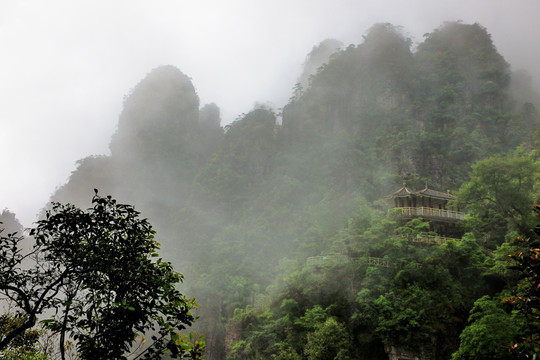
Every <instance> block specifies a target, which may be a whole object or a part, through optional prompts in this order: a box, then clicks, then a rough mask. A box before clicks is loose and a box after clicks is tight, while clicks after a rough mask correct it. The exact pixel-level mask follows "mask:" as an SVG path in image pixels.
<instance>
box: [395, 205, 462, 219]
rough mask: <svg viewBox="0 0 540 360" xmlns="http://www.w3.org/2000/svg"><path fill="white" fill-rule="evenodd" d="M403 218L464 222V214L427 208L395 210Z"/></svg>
mask: <svg viewBox="0 0 540 360" xmlns="http://www.w3.org/2000/svg"><path fill="white" fill-rule="evenodd" d="M396 211H401V214H402V215H404V216H424V217H433V218H441V219H454V220H465V213H462V212H459V211H452V210H446V209H435V208H429V207H401V208H396Z"/></svg>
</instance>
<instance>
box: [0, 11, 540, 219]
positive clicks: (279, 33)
mask: <svg viewBox="0 0 540 360" xmlns="http://www.w3.org/2000/svg"><path fill="white" fill-rule="evenodd" d="M539 10H540V9H539V4H538V3H537V2H535V1H520V2H515V3H512V4H510V3H508V2H507V1H477V2H474V3H472V4H471V3H470V2H466V1H442V2H437V3H433V2H430V1H417V2H414V3H413V4H408V3H407V4H405V3H403V2H401V1H384V2H377V3H376V4H375V3H372V2H359V1H341V2H339V3H336V2H333V1H316V2H307V1H295V2H293V3H290V2H280V1H278V2H273V3H271V4H270V3H262V2H256V3H254V2H250V1H233V2H227V3H226V4H225V3H221V2H218V1H203V2H198V3H197V4H189V5H187V4H179V3H176V2H168V1H165V2H160V3H159V4H152V5H151V6H150V5H145V4H142V3H140V2H135V3H133V2H115V4H110V3H108V2H100V1H98V2H87V3H86V2H83V3H77V4H74V3H72V2H67V1H54V2H48V3H46V4H45V3H40V2H37V1H29V2H24V3H21V2H18V1H4V2H2V4H1V5H0V13H1V15H0V29H1V32H0V40H1V41H2V44H4V52H5V54H6V55H5V56H3V57H2V59H1V60H0V62H1V63H0V65H1V66H0V69H1V70H0V71H2V74H1V76H2V84H1V85H0V93H1V94H2V98H3V99H4V101H3V106H2V109H1V110H0V111H2V113H1V116H0V119H2V127H3V132H2V134H3V136H2V141H1V144H2V145H1V146H2V153H4V154H6V155H5V157H4V162H3V168H4V172H5V173H8V174H10V175H9V176H4V177H3V181H4V183H3V186H2V187H1V189H2V190H1V191H2V193H1V195H0V199H2V204H0V206H3V207H7V208H9V209H10V210H12V211H14V212H15V213H17V216H18V217H19V218H20V219H21V221H22V222H23V224H24V225H25V226H28V225H30V224H31V223H32V222H33V221H34V220H35V216H36V214H37V213H38V212H39V209H40V208H41V207H42V205H43V204H44V203H46V201H47V199H48V197H49V196H50V195H51V194H52V193H53V192H54V190H55V188H57V187H59V186H61V185H62V184H63V183H64V182H65V181H66V180H67V178H68V176H69V174H70V172H71V171H72V170H73V168H74V166H75V162H76V161H78V160H79V159H81V158H83V157H85V156H87V155H89V154H108V153H109V149H108V145H109V139H110V136H111V135H112V134H113V133H114V131H115V129H116V124H117V119H118V116H119V114H120V112H121V109H122V99H123V98H124V97H125V96H126V95H127V94H129V92H130V89H131V88H132V87H133V86H134V84H135V83H136V82H137V81H138V80H139V79H141V78H143V77H144V76H145V75H146V74H147V73H148V72H149V71H150V70H151V69H153V68H155V67H157V66H159V65H166V64H171V65H174V66H176V67H178V68H179V69H181V70H182V71H183V72H185V73H186V74H188V76H190V77H191V78H192V80H193V82H194V83H195V84H196V88H197V93H198V95H199V97H200V99H201V103H203V104H206V103H211V102H214V103H216V104H217V105H218V106H219V107H220V110H221V117H222V120H223V124H228V123H230V122H231V121H233V120H234V119H236V118H237V117H238V116H239V115H240V114H242V113H247V112H248V111H249V110H250V109H251V108H252V106H253V105H254V104H255V103H256V102H262V103H269V104H272V105H273V106H274V107H275V108H276V109H279V108H281V107H283V106H284V105H285V104H286V102H287V100H288V99H289V97H290V95H291V92H292V89H293V87H294V85H295V84H296V82H297V81H298V78H299V76H300V75H299V74H300V73H301V71H302V65H303V62H304V60H305V57H306V55H307V54H308V53H309V52H310V51H311V49H312V48H313V46H316V45H317V44H319V43H320V42H321V41H322V40H324V39H327V38H333V39H336V40H338V41H341V42H343V43H344V44H345V45H348V44H358V43H360V42H361V41H362V36H363V35H364V34H365V32H366V30H367V29H368V28H369V27H370V26H372V25H373V24H374V23H378V22H389V23H392V24H394V25H401V26H403V28H404V29H405V30H406V31H407V32H408V34H409V35H410V36H411V37H412V38H413V41H414V42H416V43H419V42H421V41H422V36H423V34H425V33H427V32H430V31H432V30H433V29H435V28H437V27H438V26H440V24H442V23H443V22H444V21H454V20H462V21H464V22H466V23H474V22H479V23H480V24H482V25H483V26H485V27H487V28H488V29H489V31H490V33H491V34H492V37H493V41H494V43H495V45H496V46H497V48H498V49H499V51H500V52H501V53H502V54H503V56H505V58H506V60H507V61H509V62H510V63H511V64H512V67H513V68H515V69H525V70H526V71H527V72H528V73H529V74H530V75H531V76H532V79H533V80H532V82H533V86H534V88H535V89H537V90H538V81H537V80H535V79H538V78H539V76H540V74H539V73H538V71H539V70H538V67H537V66H536V64H537V63H538V62H539V60H540V54H539V51H540V50H538V49H539V48H538V46H536V44H534V40H533V38H534V37H532V35H530V36H528V35H527V34H534V33H536V27H537V25H536V19H535V18H534V17H535V14H537V13H538V11H539ZM531 40H532V41H531Z"/></svg>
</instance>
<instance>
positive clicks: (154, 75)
mask: <svg viewBox="0 0 540 360" xmlns="http://www.w3.org/2000/svg"><path fill="white" fill-rule="evenodd" d="M332 47H335V48H332ZM330 53H333V54H332V55H329V54H330ZM326 59H328V60H326ZM325 60H326V61H325ZM320 64H323V65H322V66H320V67H319V68H318V69H317V70H316V71H314V70H313V68H314V67H315V66H319V65H320ZM309 74H311V75H309ZM300 75H301V79H300V81H299V84H298V85H297V86H296V87H295V89H294V90H293V91H292V94H291V99H290V101H289V103H288V104H286V106H285V107H284V108H283V109H282V111H280V113H279V114H278V113H276V111H275V110H272V109H269V108H265V107H256V108H254V109H253V110H252V111H250V112H249V113H247V114H242V115H240V116H239V117H238V119H237V120H236V121H234V122H233V123H231V124H228V125H226V126H224V127H222V126H221V124H220V115H219V107H218V106H217V105H216V104H208V105H204V106H202V107H201V104H199V98H198V96H197V94H196V91H195V87H194V86H193V84H192V83H191V80H190V79H189V77H188V76H187V75H185V74H183V73H182V72H181V71H180V70H178V69H177V68H175V67H173V66H164V67H160V68H157V69H154V70H152V71H151V72H150V73H149V74H148V75H147V76H146V78H145V79H143V80H142V81H141V82H140V83H139V84H137V85H136V86H135V87H134V88H133V90H132V91H131V92H130V94H128V95H127V97H126V99H125V102H124V109H123V112H122V114H121V115H120V119H119V123H118V129H117V131H116V133H115V134H114V136H113V137H112V140H111V144H110V148H111V155H110V156H90V157H88V158H85V159H82V160H81V161H80V162H79V163H78V166H77V169H76V170H74V171H73V173H72V175H71V177H70V179H69V181H68V183H67V184H65V185H64V186H63V187H61V188H60V189H58V191H57V192H56V193H55V194H53V196H52V200H54V201H61V202H70V203H75V204H78V205H82V206H84V205H89V204H84V202H83V201H82V200H81V199H88V198H90V196H89V195H90V194H92V192H93V189H94V188H98V189H99V191H100V193H102V194H112V195H113V196H114V197H115V198H117V199H119V200H121V201H122V202H124V203H131V204H135V206H136V208H137V209H138V210H139V211H141V212H142V214H143V215H144V216H145V217H148V218H149V220H150V222H152V224H154V225H155V229H156V230H157V239H158V240H159V241H160V242H161V244H162V251H163V256H164V257H165V258H166V259H167V260H169V261H172V262H173V263H174V264H175V267H176V268H177V269H178V270H179V271H181V272H183V273H184V275H185V278H186V286H187V289H186V291H185V292H186V293H187V294H189V295H190V296H195V297H196V298H197V300H198V302H199V303H200V308H199V311H198V315H199V316H200V319H199V320H198V322H197V326H198V327H199V331H200V332H202V333H204V334H205V336H206V342H207V346H208V351H207V359H225V358H227V359H310V360H311V359H386V358H388V357H387V356H388V355H387V351H389V349H390V347H392V346H393V347H395V348H399V349H405V350H406V351H408V352H411V353H414V354H417V355H419V356H422V357H424V358H431V359H449V358H450V357H451V356H452V354H454V353H455V355H454V358H455V359H481V358H482V359H483V358H491V359H499V358H500V359H502V358H505V356H509V355H508V354H509V353H508V349H509V348H510V346H511V343H512V341H514V342H515V343H517V344H518V345H519V346H517V347H516V349H517V350H516V352H515V353H514V355H515V356H516V357H519V356H520V355H519V354H518V350H519V351H522V350H523V349H525V348H526V346H528V345H527V344H528V343H527V342H524V341H523V340H522V339H521V338H520V336H526V335H527V334H534V333H538V332H537V330H538V329H537V328H535V327H538V323H536V324H534V322H532V323H531V321H529V320H528V318H527V316H526V314H525V313H524V312H519V311H514V312H510V311H509V308H508V307H509V306H510V305H509V304H508V303H503V302H501V299H502V298H503V297H508V296H510V295H511V294H513V293H512V291H513V290H515V289H516V288H517V282H518V275H519V274H518V272H517V271H513V270H510V269H509V268H508V265H507V263H506V261H505V259H506V257H507V255H508V254H510V253H512V252H513V251H514V250H515V247H516V246H517V247H521V248H524V247H526V246H528V245H527V244H523V243H521V244H518V245H516V244H514V243H513V242H512V241H511V240H512V239H514V238H516V237H517V236H518V235H523V236H528V237H529V238H530V239H536V238H535V236H536V235H535V234H534V232H532V230H531V229H534V228H535V226H536V223H535V218H534V212H533V208H534V202H535V201H536V200H537V199H538V195H539V184H540V183H539V181H538V176H539V163H538V154H539V153H538V145H539V141H540V135H539V134H540V133H539V132H538V131H537V129H538V128H539V125H540V117H539V114H538V112H537V110H536V107H535V106H538V103H539V102H537V100H538V96H537V95H535V94H534V93H533V91H532V90H531V89H530V88H527V84H526V83H524V82H522V81H521V82H520V79H521V78H522V77H523V76H522V74H521V75H520V74H517V75H515V74H513V73H512V71H511V69H510V65H509V64H508V63H507V62H506V61H505V60H504V58H503V56H502V55H501V54H499V53H498V51H497V49H496V48H495V47H494V45H493V42H492V40H491V38H490V35H489V33H488V32H487V30H486V29H485V28H483V27H482V26H480V25H478V24H474V25H467V24H462V23H447V24H444V25H443V26H441V27H440V28H439V29H436V30H434V31H433V32H431V33H429V34H426V35H425V38H424V39H423V41H422V42H421V43H420V44H419V45H418V46H417V47H415V48H414V49H413V47H412V42H411V40H410V39H408V38H407V37H406V36H405V35H403V33H402V32H401V31H400V29H399V28H397V27H394V26H392V25H390V24H377V25H374V26H373V27H372V28H371V29H370V30H369V31H368V32H367V33H366V35H365V37H364V41H363V42H362V43H361V44H358V45H349V46H348V47H346V48H343V47H342V46H341V43H339V42H338V41H335V40H331V41H326V42H324V43H322V44H321V46H319V47H316V48H314V50H313V52H312V53H311V54H310V56H309V57H308V58H307V60H306V70H305V72H304V73H303V74H299V76H300ZM520 76H521V77H520ZM518 90H519V91H518ZM403 182H406V183H407V186H408V187H411V188H416V189H422V188H424V186H425V184H429V187H430V188H433V189H437V190H440V191H443V192H446V190H447V189H449V190H450V191H451V192H452V193H454V194H456V195H457V198H458V201H456V203H455V204H454V206H455V208H456V209H457V208H458V207H459V208H460V209H461V210H464V211H466V212H467V213H468V214H469V217H468V220H467V221H466V222H464V223H463V224H462V227H461V229H460V231H461V233H463V234H464V235H463V237H462V239H458V240H449V241H447V242H446V243H443V244H433V245H427V244H416V243H411V242H409V241H408V240H407V239H408V238H410V237H411V236H417V235H419V234H420V235H421V234H425V233H426V232H429V226H428V225H427V223H425V222H423V221H422V220H421V219H415V220H412V221H410V222H405V221H404V220H403V219H401V218H399V217H397V216H394V215H392V212H390V213H388V212H387V210H388V205H387V204H386V203H385V202H384V201H383V200H384V198H385V196H387V195H388V194H390V193H391V192H392V191H395V190H397V189H398V188H400V187H401V186H402V183H403ZM322 256H326V257H325V258H322ZM315 257H318V258H315ZM370 258H378V259H383V260H385V261H384V262H383V263H382V264H386V265H385V266H381V265H379V266H377V265H374V264H373V262H370ZM313 259H323V260H321V261H319V262H318V263H316V264H315V263H314V262H313ZM471 329H472V330H471ZM482 329H484V330H482ZM486 329H487V330H486ZM502 329H504V331H503V330H502ZM482 334H483V336H482ZM460 339H461V341H460ZM460 344H461V347H460ZM385 345H386V350H385ZM467 347H468V348H467ZM523 351H526V349H525V350H523Z"/></svg>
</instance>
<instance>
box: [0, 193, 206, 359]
mask: <svg viewBox="0 0 540 360" xmlns="http://www.w3.org/2000/svg"><path fill="white" fill-rule="evenodd" d="M92 205H93V207H92V208H90V209H88V210H87V211H84V210H81V209H79V208H77V207H75V206H72V205H69V204H68V205H62V204H59V203H53V206H52V209H51V210H50V211H47V212H46V216H45V219H44V220H41V221H39V222H38V223H37V227H36V228H34V229H32V230H31V231H30V235H32V236H34V238H35V245H34V247H33V249H32V251H31V252H30V253H28V254H23V253H22V252H21V250H20V247H19V244H20V242H21V240H22V238H21V237H17V236H16V234H8V235H7V237H1V238H0V272H1V273H2V274H3V277H2V278H1V279H0V294H1V295H0V296H1V297H3V298H4V299H9V300H10V301H11V302H12V304H13V305H14V306H15V307H16V309H17V313H16V316H17V317H20V318H23V319H24V321H23V322H22V323H21V325H20V326H18V327H16V328H15V329H13V330H12V331H10V332H9V333H7V334H6V335H5V336H4V337H3V338H1V339H0V350H2V349H4V348H6V347H7V346H8V344H9V343H10V342H11V341H13V339H15V338H16V337H17V336H20V335H21V334H23V333H24V332H25V331H27V330H28V329H30V328H32V327H33V326H34V325H35V324H36V322H37V316H38V315H40V314H43V313H44V312H46V311H48V312H51V310H53V311H54V315H53V316H52V317H51V318H49V319H47V320H44V323H45V325H46V327H47V328H49V329H50V330H52V331H53V332H57V333H58V334H60V352H61V355H62V358H64V357H65V356H64V354H65V351H64V343H65V341H66V338H67V337H69V338H71V339H73V340H74V341H75V343H76V346H77V351H78V352H79V355H80V357H81V358H82V359H125V358H126V354H127V353H129V351H130V350H131V349H132V348H133V346H134V345H135V344H136V342H138V341H141V342H144V340H143V338H142V336H143V335H150V336H151V338H152V341H149V342H148V343H149V345H147V346H145V348H144V350H142V351H140V352H139V354H138V355H137V357H136V358H144V359H155V358H159V357H160V356H161V355H163V354H166V353H168V354H169V356H171V357H173V358H184V357H192V358H196V357H199V356H200V355H201V353H202V351H203V348H204V344H202V343H200V342H193V343H192V344H191V345H190V344H188V343H187V342H186V341H185V338H184V337H182V336H181V335H180V334H179V331H181V330H183V329H185V327H186V326H189V325H191V323H192V321H193V320H194V317H193V316H192V314H191V313H190V310H191V309H192V308H193V306H194V305H195V303H194V300H193V299H187V298H186V297H185V296H184V295H182V294H181V293H180V292H179V291H178V290H177V289H176V286H177V285H178V283H180V282H181V281H182V279H183V277H182V275H181V274H179V273H177V272H175V271H174V270H173V268H172V266H171V264H170V263H168V262H164V261H162V260H161V259H160V258H158V254H157V250H158V243H157V242H156V241H155V240H154V231H153V230H152V227H151V225H150V224H149V223H148V221H147V220H146V219H140V218H139V213H138V212H137V211H135V209H134V208H133V207H132V206H130V205H123V204H118V203H117V202H116V201H115V200H114V199H112V198H111V197H110V196H108V197H105V198H104V197H100V196H98V195H97V190H96V194H95V196H94V197H93V199H92ZM28 265H31V266H28Z"/></svg>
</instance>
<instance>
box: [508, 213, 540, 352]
mask: <svg viewBox="0 0 540 360" xmlns="http://www.w3.org/2000/svg"><path fill="white" fill-rule="evenodd" d="M535 212H536V217H537V218H538V217H540V205H538V204H537V205H536V207H535ZM516 243H517V244H518V246H519V247H521V250H517V251H516V252H514V253H512V254H510V255H508V257H509V259H510V260H512V262H513V265H512V266H511V269H514V270H517V271H518V272H519V274H520V282H519V283H518V284H517V286H516V288H515V289H514V291H513V294H512V295H511V296H508V297H505V298H503V302H505V303H507V304H509V305H510V306H511V307H512V308H513V309H514V310H517V311H518V312H519V313H520V314H521V315H523V316H525V318H526V319H527V326H526V327H525V328H524V329H522V331H521V334H520V335H521V336H520V339H519V340H518V341H517V342H516V343H514V344H513V346H512V350H513V351H514V353H516V354H521V355H525V356H528V355H529V356H533V355H538V353H540V324H539V319H540V225H537V226H536V229H535V231H534V234H533V235H531V236H530V237H525V236H523V237H518V238H517V239H516Z"/></svg>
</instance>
